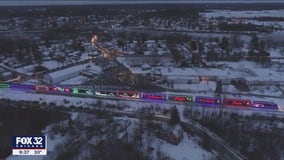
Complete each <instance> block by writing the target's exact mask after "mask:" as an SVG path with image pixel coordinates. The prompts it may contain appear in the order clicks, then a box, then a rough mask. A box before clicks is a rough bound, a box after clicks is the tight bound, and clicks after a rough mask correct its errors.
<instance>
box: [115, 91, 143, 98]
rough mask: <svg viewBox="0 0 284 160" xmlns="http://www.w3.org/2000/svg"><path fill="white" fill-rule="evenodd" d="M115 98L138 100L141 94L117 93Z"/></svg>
mask: <svg viewBox="0 0 284 160" xmlns="http://www.w3.org/2000/svg"><path fill="white" fill-rule="evenodd" d="M117 96H118V97H121V98H131V99H140V96H141V94H140V93H139V92H129V91H117Z"/></svg>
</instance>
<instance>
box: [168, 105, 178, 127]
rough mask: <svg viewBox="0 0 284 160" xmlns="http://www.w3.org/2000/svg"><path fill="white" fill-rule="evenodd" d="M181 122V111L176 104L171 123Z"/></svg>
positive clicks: (172, 111)
mask: <svg viewBox="0 0 284 160" xmlns="http://www.w3.org/2000/svg"><path fill="white" fill-rule="evenodd" d="M179 122H180V117H179V112H178V110H177V107H176V106H174V107H173V108H172V110H171V119H170V124H171V125H175V124H177V123H179Z"/></svg>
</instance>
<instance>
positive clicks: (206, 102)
mask: <svg viewBox="0 0 284 160" xmlns="http://www.w3.org/2000/svg"><path fill="white" fill-rule="evenodd" d="M195 104H197V105H201V106H206V107H220V105H221V99H220V98H217V97H201V96H197V97H195Z"/></svg>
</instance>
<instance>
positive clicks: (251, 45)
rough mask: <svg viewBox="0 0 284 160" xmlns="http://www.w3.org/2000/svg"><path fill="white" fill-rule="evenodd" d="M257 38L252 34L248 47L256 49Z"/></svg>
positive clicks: (257, 45) (257, 46) (257, 44)
mask: <svg viewBox="0 0 284 160" xmlns="http://www.w3.org/2000/svg"><path fill="white" fill-rule="evenodd" d="M258 41H259V39H258V37H257V35H256V34H254V35H253V36H252V38H251V40H250V48H251V49H258V48H259V43H258Z"/></svg>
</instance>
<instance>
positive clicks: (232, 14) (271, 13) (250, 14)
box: [200, 9, 284, 18]
mask: <svg viewBox="0 0 284 160" xmlns="http://www.w3.org/2000/svg"><path fill="white" fill-rule="evenodd" d="M283 13H284V10H283V9H282V10H262V11H231V10H211V11H209V12H206V13H201V14H200V15H201V16H204V17H208V18H210V17H220V16H222V17H225V18H254V17H283Z"/></svg>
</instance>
